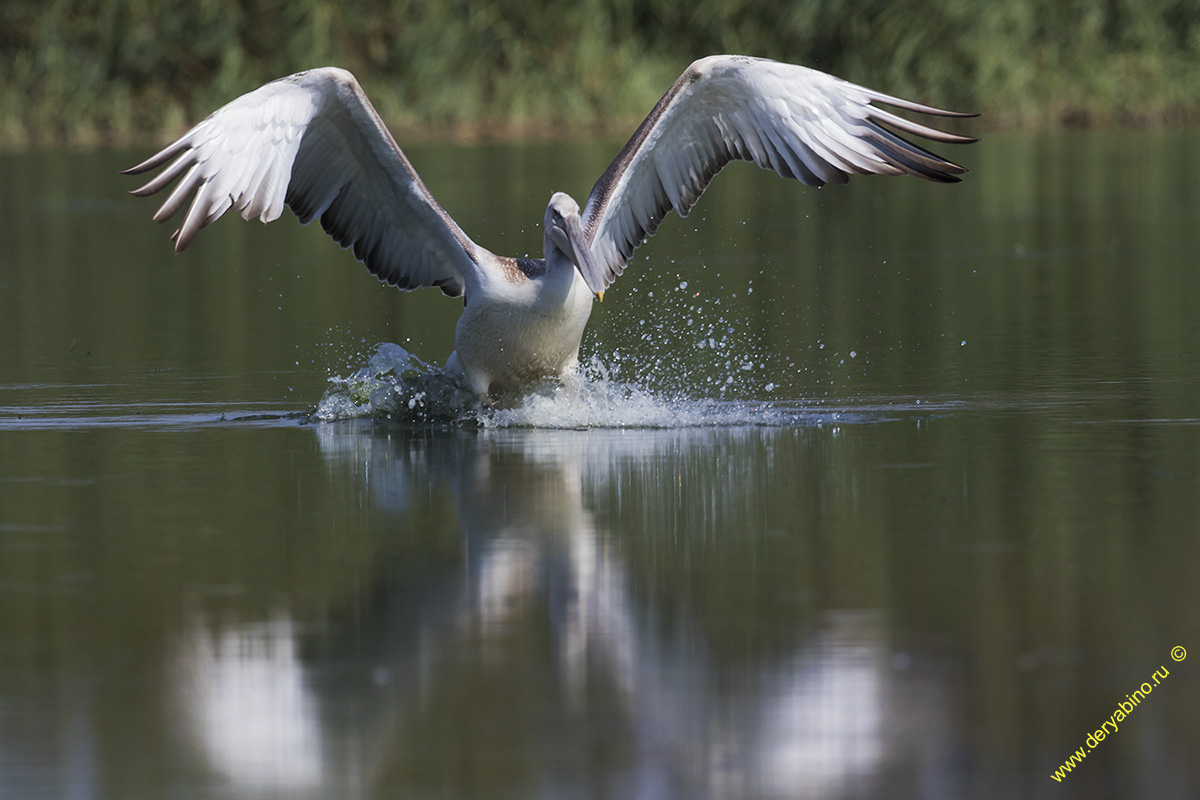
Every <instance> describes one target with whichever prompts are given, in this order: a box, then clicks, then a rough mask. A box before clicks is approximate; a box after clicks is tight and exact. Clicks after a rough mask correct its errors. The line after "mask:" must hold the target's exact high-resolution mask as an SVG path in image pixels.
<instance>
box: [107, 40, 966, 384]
mask: <svg viewBox="0 0 1200 800" xmlns="http://www.w3.org/2000/svg"><path fill="white" fill-rule="evenodd" d="M876 104H883V105H888V106H893V107H896V108H901V109H905V110H908V111H915V112H918V113H923V114H930V115H935V116H941V117H964V116H973V115H970V114H961V113H958V112H952V111H946V110H943V109H939V108H934V107H931V106H926V105H922V104H919V103H914V102H911V101H908V100H903V99H901V98H898V97H893V96H891V95H886V94H883V93H880V92H876V91H873V90H871V89H867V88H864V87H862V86H858V85H856V84H853V83H849V82H846V81H843V80H841V79H839V78H835V77H833V76H831V75H827V74H825V73H823V72H818V71H816V70H812V69H808V68H806V67H801V66H797V65H793V64H784V63H780V62H776V61H769V60H766V59H758V58H750V57H747V56H710V57H708V58H703V59H700V60H699V61H696V62H694V63H693V64H692V65H691V66H689V67H688V68H687V69H686V70H685V71H684V73H683V74H682V75H681V76H680V77H679V79H678V80H676V81H675V83H674V84H673V85H672V86H671V88H670V89H668V90H667V93H666V94H664V95H663V97H662V98H661V99H660V100H659V101H658V103H657V104H656V105H655V106H654V109H653V110H652V111H651V112H650V115H649V116H648V117H646V119H645V120H644V121H643V122H642V124H641V125H640V126H639V127H638V129H637V130H636V131H635V132H634V134H633V136H632V138H630V140H629V141H628V142H627V143H626V144H625V146H624V147H623V148H622V149H621V151H620V153H618V155H617V157H616V159H615V160H614V161H613V162H612V164H611V165H609V167H608V169H607V170H606V171H605V172H604V174H603V175H601V176H600V178H599V180H597V181H596V184H595V185H594V186H593V187H592V190H591V192H590V193H589V195H588V197H587V201H586V203H585V205H584V207H583V209H582V210H581V209H580V207H579V205H578V203H576V201H575V200H573V199H572V198H571V197H569V196H568V195H566V194H564V193H562V192H556V193H555V194H554V195H553V196H552V197H551V198H550V202H549V204H548V205H547V207H546V215H545V219H544V220H543V256H544V257H543V258H541V259H528V258H511V257H507V256H498V255H496V254H495V253H492V252H491V251H489V250H487V249H486V248H484V247H481V246H480V245H477V244H476V243H475V242H473V241H472V240H471V239H470V238H469V237H468V236H467V235H466V234H465V233H464V232H463V231H462V229H461V228H460V227H459V226H458V224H457V223H456V222H455V221H454V220H453V219H451V218H450V216H449V215H448V214H447V213H446V212H445V210H444V209H443V208H442V207H441V206H440V205H438V203H437V201H436V200H434V198H433V195H432V194H431V193H430V192H429V190H428V189H427V188H426V187H425V184H424V183H423V182H422V181H421V179H420V177H419V176H418V175H417V172H416V170H415V169H413V167H412V165H411V164H410V163H409V161H408V159H407V157H406V156H405V155H404V153H403V151H401V149H400V147H399V146H398V145H397V144H396V141H395V139H393V138H392V135H391V134H390V133H389V132H388V130H387V128H386V127H385V126H384V124H383V122H382V120H381V119H380V118H379V115H378V113H376V111H375V109H374V107H372V105H371V103H370V101H368V100H367V97H366V95H365V94H364V92H363V90H362V88H361V87H360V86H359V84H358V81H356V80H355V78H354V76H353V75H351V74H350V73H349V72H347V71H345V70H343V69H338V68H334V67H325V68H321V69H313V70H308V71H306V72H300V73H297V74H295V75H290V76H288V77H286V78H281V79H279V80H277V81H273V82H271V83H268V84H266V85H265V86H262V87H260V88H258V89H256V90H254V91H252V92H249V93H248V94H245V95H242V96H241V97H239V98H237V99H236V100H234V101H232V102H231V103H229V104H228V105H225V106H223V107H222V108H220V109H218V110H217V111H215V112H214V113H213V114H211V115H210V116H208V117H207V118H206V119H204V120H203V121H201V122H200V123H199V124H197V125H196V126H195V127H194V128H192V129H191V130H189V131H188V132H187V133H185V134H184V135H183V136H182V137H180V138H179V139H178V140H177V141H175V142H174V143H172V144H170V145H168V146H167V147H166V148H164V149H163V150H161V151H160V152H158V153H156V154H155V155H153V156H151V157H150V158H149V159H147V160H146V161H144V162H142V163H141V164H138V165H137V166H136V167H133V168H131V169H129V170H127V171H126V172H127V173H132V174H137V173H142V172H146V171H148V170H152V169H154V168H156V167H162V166H163V165H167V166H166V168H165V169H163V170H162V172H160V173H159V174H158V175H156V176H155V177H154V178H152V179H151V180H150V181H149V182H148V183H146V184H145V185H143V186H141V187H139V188H138V189H135V190H133V194H135V195H138V196H146V195H150V194H154V193H156V192H158V191H160V190H162V189H164V188H166V187H167V186H168V185H170V184H171V183H173V182H174V181H175V180H176V179H179V182H178V184H177V185H176V186H175V188H174V189H173V190H172V191H171V193H170V194H169V195H168V196H167V199H166V201H165V202H164V203H163V204H162V206H161V207H160V208H159V210H158V211H157V213H155V215H154V219H155V221H158V222H161V221H164V220H167V219H170V218H171V217H173V216H175V214H176V213H177V212H178V211H180V209H181V208H182V207H183V205H184V204H185V203H186V201H187V199H188V198H189V197H192V196H193V195H194V199H193V200H192V202H191V205H190V206H189V208H188V210H187V212H186V213H185V214H184V217H183V221H182V223H180V225H179V227H178V228H177V229H176V230H175V232H174V234H173V235H172V240H173V241H174V242H175V251H176V252H177V253H178V252H181V251H182V250H184V249H185V248H186V247H187V246H188V244H190V243H191V241H192V240H193V239H194V238H195V236H196V234H197V233H198V232H199V231H200V230H201V229H202V228H203V227H205V226H206V225H208V224H210V223H212V222H214V221H215V220H216V219H218V218H219V217H220V216H222V215H223V214H224V213H225V212H226V211H228V210H230V209H231V208H236V209H238V210H239V211H240V212H241V214H242V217H243V218H245V219H252V218H254V217H257V218H258V219H260V220H261V221H263V222H270V221H272V220H275V219H278V218H279V216H280V215H281V214H282V212H283V208H284V206H287V207H288V208H290V209H291V210H292V211H293V212H294V213H295V214H296V216H297V217H298V218H299V220H300V222H301V223H302V224H308V223H309V222H311V221H312V220H314V219H318V218H319V219H320V221H321V225H322V227H323V228H324V229H325V231H326V232H328V233H329V235H330V236H332V237H333V238H334V240H336V241H337V242H338V243H339V244H340V245H342V246H343V247H346V248H351V249H352V251H353V253H354V256H355V257H356V258H357V259H358V260H359V261H361V262H363V263H364V264H365V265H366V267H367V269H369V270H370V271H371V272H372V273H374V274H375V275H376V276H377V277H378V278H379V279H380V280H381V281H384V282H385V283H387V284H389V285H391V286H395V287H397V288H399V289H403V290H411V289H419V288H423V287H429V286H436V287H438V288H440V289H441V290H442V292H443V293H445V294H447V295H450V296H451V297H460V296H461V297H462V298H463V302H464V306H465V307H464V309H463V313H462V316H461V317H460V318H459V321H458V326H457V328H456V329H455V339H454V342H455V350H454V352H453V353H452V354H451V356H450V358H449V360H448V361H447V364H446V371H447V372H448V373H449V374H450V375H452V376H453V377H454V378H455V379H457V380H458V381H459V382H461V383H462V384H463V385H464V386H465V387H466V388H467V389H469V390H470V391H471V392H472V393H473V394H474V395H475V396H476V397H478V398H479V399H480V400H482V401H484V402H488V400H489V397H490V395H491V394H492V393H494V392H496V391H504V390H510V389H516V390H519V389H520V388H522V387H524V386H526V385H528V384H530V383H532V382H534V381H537V380H539V379H543V378H556V377H558V378H561V377H565V376H566V375H568V374H569V373H571V372H572V371H573V370H575V369H576V367H577V364H578V360H579V343H580V340H581V338H582V336H583V330H584V328H585V327H586V325H587V321H588V317H589V315H590V314H591V309H592V302H593V298H599V299H603V297H604V291H605V290H606V289H607V288H608V287H609V286H610V285H611V284H612V282H613V281H615V280H616V278H617V277H619V276H620V275H621V273H622V272H623V271H624V268H625V265H626V263H627V262H628V260H629V258H630V257H631V256H632V254H633V251H634V249H635V248H637V247H638V246H639V245H640V244H641V243H642V242H643V241H645V240H646V239H647V238H648V237H650V236H652V235H653V234H654V232H655V231H656V230H657V229H658V226H659V224H660V223H661V222H662V220H663V218H664V217H665V216H666V215H667V214H668V213H670V212H671V211H674V212H675V213H677V214H679V215H680V216H687V214H688V212H689V211H690V210H691V209H692V206H694V205H695V203H696V201H697V200H698V199H699V197H700V195H701V194H702V193H703V192H704V190H705V189H706V188H707V187H708V184H709V182H710V181H711V180H712V178H713V176H715V175H716V174H717V173H718V172H720V170H721V169H722V168H723V167H725V165H726V164H728V163H729V162H730V161H735V160H741V161H751V162H753V163H755V164H757V165H758V166H759V167H762V168H764V169H769V170H772V171H774V172H775V173H777V174H778V175H780V176H782V177H784V178H790V179H795V180H799V181H800V182H802V183H804V184H807V185H810V186H821V185H824V184H826V183H845V182H846V181H847V179H848V178H849V176H850V175H852V174H864V175H865V174H880V175H902V174H908V175H916V176H918V177H921V178H925V179H927V180H932V181H939V182H945V183H950V182H955V181H958V180H959V178H958V176H959V175H960V174H962V173H964V172H966V170H965V169H964V168H963V167H961V166H959V165H957V164H955V163H953V162H951V161H947V160H945V159H943V158H941V157H940V156H937V155H934V154H933V153H931V152H929V151H927V150H925V149H923V148H921V147H919V146H917V145H916V144H913V143H912V142H910V141H908V140H907V139H905V138H903V136H901V135H900V133H897V131H899V132H901V133H908V134H913V135H916V136H921V137H924V138H927V139H931V140H934V141H938V142H944V143H956V144H958V143H968V142H973V141H975V139H973V138H970V137H966V136H960V135H957V134H953V133H948V132H945V131H941V130H938V129H936V128H931V127H929V126H926V125H923V124H921V123H918V122H914V121H912V120H910V119H907V118H905V117H901V116H899V115H897V114H895V113H893V112H891V111H888V110H886V109H884V108H881V107H880V106H879V105H876Z"/></svg>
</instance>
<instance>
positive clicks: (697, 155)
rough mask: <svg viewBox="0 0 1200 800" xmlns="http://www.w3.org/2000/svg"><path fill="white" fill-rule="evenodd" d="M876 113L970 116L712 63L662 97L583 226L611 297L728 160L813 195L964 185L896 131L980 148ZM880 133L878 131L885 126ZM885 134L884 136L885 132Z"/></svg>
mask: <svg viewBox="0 0 1200 800" xmlns="http://www.w3.org/2000/svg"><path fill="white" fill-rule="evenodd" d="M874 103H883V104H885V105H891V106H895V107H897V108H903V109H907V110H910V111H917V112H920V113H924V114H933V115H937V116H942V117H969V116H975V115H974V114H961V113H958V112H954V111H945V110H942V109H939V108H933V107H931V106H926V105H921V104H920V103H913V102H911V101H908V100H902V99H900V98H898V97H892V96H891V95H886V94H883V93H881V92H876V91H872V90H871V89H867V88H865V87H862V86H858V85H855V84H853V83H849V82H847V81H844V80H841V79H840V78H835V77H834V76H832V75H827V74H825V73H824V72H818V71H817V70H813V69H808V68H807V67H801V66H797V65H795V64H784V63H780V62H777V61H769V60H767V59H761V58H750V57H748V56H728V55H727V56H710V57H708V58H702V59H700V60H699V61H696V62H694V63H693V64H692V65H691V66H689V67H688V68H687V69H686V70H685V71H684V73H683V74H682V75H680V76H679V79H678V80H677V81H675V83H674V84H673V85H672V86H671V88H670V89H668V90H667V93H666V94H665V95H663V96H662V99H660V100H659V101H658V104H657V105H655V107H654V109H653V110H652V111H651V112H650V115H649V116H648V117H646V119H645V120H644V121H643V122H642V124H641V125H640V126H639V127H638V129H637V131H636V132H635V133H634V134H633V137H632V138H631V139H630V140H629V141H628V142H627V143H626V145H625V147H624V148H622V150H621V152H620V153H619V154H618V155H617V157H616V159H615V160H614V161H613V163H612V164H611V165H610V166H609V167H608V169H607V170H606V171H605V173H604V174H603V175H601V176H600V179H599V180H598V181H596V185H595V186H593V187H592V191H591V194H590V195H589V196H588V200H587V204H586V205H585V206H584V209H583V215H582V216H583V227H584V231H585V232H586V234H587V236H588V239H589V241H590V242H591V244H592V254H593V256H594V257H595V260H596V262H597V265H598V267H599V269H600V271H601V272H602V273H603V278H604V287H601V288H606V287H607V286H608V285H609V284H611V283H612V282H613V281H614V280H616V278H617V276H619V275H620V274H621V273H622V271H624V268H625V264H626V262H627V261H628V260H629V258H630V256H632V255H633V251H634V249H635V248H636V247H637V246H638V245H640V244H641V243H642V242H643V241H645V239H646V237H648V236H652V235H654V232H655V231H656V230H657V229H658V226H659V223H661V222H662V220H663V218H664V217H665V216H666V215H667V214H668V213H670V212H671V211H672V210H674V211H675V213H677V214H679V216H681V217H686V216H687V214H688V212H689V211H690V210H691V208H692V206H693V205H695V203H696V201H697V200H698V199H699V198H700V195H701V194H702V193H703V192H704V190H705V189H706V188H707V187H708V184H709V182H710V181H711V180H712V179H713V176H715V175H716V174H717V173H718V172H720V171H721V169H722V168H724V167H725V165H726V164H728V163H729V162H730V161H734V160H741V161H752V162H754V163H755V164H757V165H758V166H760V167H762V168H764V169H770V170H773V171H774V172H776V173H778V174H779V175H780V176H782V177H784V178H794V179H796V180H799V181H801V182H802V183H805V184H807V185H809V186H821V185H822V184H825V183H845V182H846V180H847V179H848V177H849V176H850V175H851V174H860V175H866V174H872V173H873V174H878V175H902V174H908V175H916V176H918V177H921V178H925V179H927V180H933V181H941V182H946V183H949V182H954V181H957V180H959V178H958V177H957V176H958V175H959V174H961V173H964V172H966V169H964V168H963V167H960V166H958V165H957V164H955V163H953V162H952V161H947V160H946V159H944V158H942V157H940V156H937V155H935V154H933V153H930V152H929V151H928V150H925V149H924V148H922V147H919V146H917V145H915V144H913V143H912V142H909V141H907V140H906V139H904V138H902V137H901V136H900V135H898V134H896V133H894V132H892V130H889V128H894V129H896V130H898V131H902V132H905V133H910V134H915V135H917V136H922V137H925V138H927V139H932V140H935V141H938V142H946V143H954V144H962V143H968V142H974V141H976V140H975V139H973V138H971V137H967V136H959V135H957V134H953V133H946V132H945V131H940V130H937V129H936V128H931V127H928V126H926V125H922V124H920V123H917V122H913V121H912V120H909V119H905V118H904V117H900V116H897V115H896V114H893V113H892V112H890V111H887V110H885V109H882V108H879V107H878V106H876V105H874ZM881 123H882V124H881ZM885 126H886V127H885Z"/></svg>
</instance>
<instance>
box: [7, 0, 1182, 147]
mask: <svg viewBox="0 0 1200 800" xmlns="http://www.w3.org/2000/svg"><path fill="white" fill-rule="evenodd" d="M1192 9H1193V4H1192V3H1191V2H1190V0H1133V1H1132V2H1126V3H1091V2H1065V3H1042V2H1038V0H1002V1H1001V2H994V3H977V2H970V0H927V1H926V2H920V0H906V2H899V3H897V2H889V3H883V2H879V0H869V1H868V2H866V3H847V2H843V1H842V0H815V1H814V2H805V3H795V4H792V5H791V7H790V8H787V9H784V10H782V11H781V10H780V7H779V6H778V5H777V4H775V3H770V4H767V3H757V4H756V3H750V2H747V0H697V1H696V2H693V3H685V4H680V3H667V2H662V0H655V1H654V2H650V3H638V4H635V3H632V2H630V1H629V0H607V1H606V2H605V1H602V0H586V1H585V2H579V3H570V4H563V5H560V6H556V7H555V9H554V10H553V13H550V12H548V11H547V10H546V8H545V6H544V4H542V3H540V2H513V1H512V0H509V2H503V3H501V2H497V1H496V0H491V1H490V2H479V3H465V2H455V3H447V2H417V1H415V0H407V2H400V1H399V0H396V1H395V2H390V3H387V2H382V0H355V1H353V2H346V3H339V4H335V3H330V2H327V1H326V0H289V2H282V1H281V0H205V1H204V2H200V3H184V4H177V3H174V4H158V3H150V2H145V1H144V0H89V1H88V2H83V3H43V2H41V0H7V2H5V3H4V4H3V5H0V75H3V76H4V81H3V86H0V141H7V142H10V143H11V142H22V141H25V142H31V141H53V140H62V139H73V140H77V141H88V140H97V139H114V138H115V139H128V138H131V137H136V136H138V135H145V134H146V133H147V132H151V131H158V130H162V129H171V130H175V129H178V128H180V127H181V126H182V125H183V124H184V123H185V122H186V121H189V120H193V119H196V118H198V116H200V115H202V114H203V113H207V111H209V110H211V109H212V108H214V107H216V106H217V105H219V104H220V103H221V102H222V101H225V100H228V99H230V98H231V97H232V96H234V95H236V94H238V93H240V92H243V91H246V90H247V89H250V88H252V87H254V86H256V85H258V84H260V83H262V82H264V81H266V80H269V79H271V78H273V77H277V76H279V75H282V74H286V73H289V72H293V71H296V70H299V69H304V68H306V67H311V66H317V65H322V64H338V65H342V66H346V67H348V68H350V69H352V70H354V71H355V72H356V73H357V74H358V75H359V77H360V79H362V80H363V82H364V83H365V84H366V85H367V88H368V90H369V91H370V93H371V94H372V96H373V97H375V98H376V99H377V101H378V103H379V105H380V107H381V111H382V112H383V113H384V115H385V116H386V117H388V118H389V119H390V120H392V121H394V122H396V123H398V124H401V125H404V126H409V127H430V126H434V127H440V128H445V127H450V128H457V129H466V130H482V129H487V130H493V129H496V128H499V129H501V130H508V131H513V132H522V131H528V130H529V129H531V128H532V127H533V126H534V125H539V126H540V125H542V124H544V123H552V124H554V125H556V126H563V125H565V126H573V127H578V126H594V125H599V124H602V123H606V122H616V121H618V120H619V121H621V123H622V125H624V124H627V123H628V121H629V120H631V119H636V118H637V117H638V116H640V115H641V114H642V113H644V112H645V111H646V109H647V108H648V107H649V106H650V105H651V104H652V103H653V102H654V100H655V99H656V98H657V96H658V94H659V93H660V92H661V91H662V90H663V88H664V87H665V86H666V85H667V84H668V83H669V82H670V80H671V79H672V78H673V77H674V76H675V75H677V74H678V72H679V71H680V70H681V69H682V67H683V66H684V65H686V64H687V62H689V61H690V60H691V59H693V58H695V57H697V56H700V55H707V54H710V53H713V52H721V51H727V52H728V51H731V52H745V53H752V54H757V55H763V56H769V57H774V58H780V59H786V60H790V61H798V62H803V63H807V64H811V65H813V66H816V67H820V68H822V69H827V70H830V71H833V72H836V73H839V74H842V75H845V76H846V77H848V78H851V79H853V80H858V81H862V82H865V83H870V84H874V85H876V86H879V87H881V88H884V89H886V90H888V91H892V92H896V93H900V94H907V95H911V96H916V97H920V98H922V99H926V100H928V101H930V102H935V103H944V104H947V105H951V106H956V107H965V108H980V109H985V110H987V111H988V112H989V114H990V115H991V116H992V119H994V120H1000V121H1010V120H1020V121H1030V120H1038V121H1043V122H1045V121H1071V120H1079V119H1087V120H1111V119H1130V118H1133V119H1143V120H1161V119H1170V118H1172V117H1173V116H1181V115H1184V114H1188V113H1192V112H1195V110H1196V109H1197V108H1200V58H1198V57H1197V56H1200V52H1198V51H1200V17H1198V16H1197V15H1196V14H1194V13H1193V12H1192Z"/></svg>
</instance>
